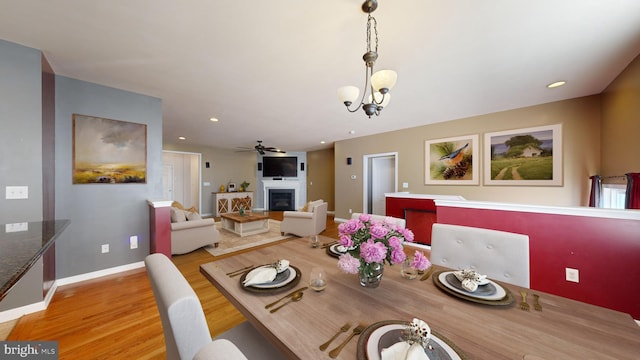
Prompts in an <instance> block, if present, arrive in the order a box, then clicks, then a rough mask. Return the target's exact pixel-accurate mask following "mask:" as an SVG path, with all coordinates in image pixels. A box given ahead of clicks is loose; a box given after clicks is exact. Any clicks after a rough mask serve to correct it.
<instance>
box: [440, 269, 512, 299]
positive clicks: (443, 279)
mask: <svg viewBox="0 0 640 360" xmlns="http://www.w3.org/2000/svg"><path fill="white" fill-rule="evenodd" d="M452 273H453V271H443V272H442V273H440V275H438V280H439V281H440V283H441V284H442V285H444V286H446V287H447V288H448V289H451V290H453V291H455V292H457V293H459V294H462V295H466V296H471V297H475V298H478V299H483V300H501V299H503V298H504V297H505V296H506V295H507V292H506V291H505V289H504V288H503V287H502V286H500V285H499V284H497V283H495V282H493V281H491V280H489V284H491V285H493V286H495V288H496V291H495V293H493V294H490V295H483V294H479V293H475V292H470V291H465V290H461V289H458V288H457V287H455V286H453V285H451V284H450V283H449V281H447V275H448V274H452Z"/></svg>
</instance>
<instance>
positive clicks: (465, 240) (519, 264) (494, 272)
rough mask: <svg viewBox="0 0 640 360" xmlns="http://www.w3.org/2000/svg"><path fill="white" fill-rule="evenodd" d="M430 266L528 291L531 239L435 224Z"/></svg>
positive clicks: (492, 231) (432, 235) (487, 230)
mask: <svg viewBox="0 0 640 360" xmlns="http://www.w3.org/2000/svg"><path fill="white" fill-rule="evenodd" d="M431 262H432V263H433V264H436V265H441V266H445V267H448V268H451V269H456V270H462V269H473V270H475V271H477V272H479V273H481V274H484V275H487V276H488V277H489V278H491V279H492V280H498V281H503V282H506V283H509V284H513V285H518V286H522V287H526V288H528V287H529V236H527V235H522V234H514V233H509V232H504V231H497V230H489V229H482V228H475V227H468V226H459V225H448V224H433V228H432V234H431Z"/></svg>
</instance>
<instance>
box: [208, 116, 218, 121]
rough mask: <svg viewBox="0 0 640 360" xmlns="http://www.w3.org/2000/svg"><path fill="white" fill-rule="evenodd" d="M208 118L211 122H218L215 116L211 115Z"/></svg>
mask: <svg viewBox="0 0 640 360" xmlns="http://www.w3.org/2000/svg"><path fill="white" fill-rule="evenodd" d="M209 120H210V121H212V122H218V119H216V118H214V117H212V118H211V119H209Z"/></svg>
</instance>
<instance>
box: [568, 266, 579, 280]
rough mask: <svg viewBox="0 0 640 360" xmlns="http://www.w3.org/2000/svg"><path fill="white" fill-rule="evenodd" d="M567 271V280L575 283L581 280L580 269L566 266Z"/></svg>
mask: <svg viewBox="0 0 640 360" xmlns="http://www.w3.org/2000/svg"><path fill="white" fill-rule="evenodd" d="M565 273H566V279H567V281H571V282H574V283H579V282H580V272H579V271H578V269H572V268H566V269H565Z"/></svg>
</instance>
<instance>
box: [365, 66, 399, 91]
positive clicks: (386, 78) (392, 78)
mask: <svg viewBox="0 0 640 360" xmlns="http://www.w3.org/2000/svg"><path fill="white" fill-rule="evenodd" d="M396 80H398V73H396V72H395V71H393V70H380V71H378V72H376V73H375V74H373V75H371V86H373V88H374V89H375V90H376V91H380V89H387V90H391V88H393V87H394V86H395V85H396ZM381 92H384V91H381Z"/></svg>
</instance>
